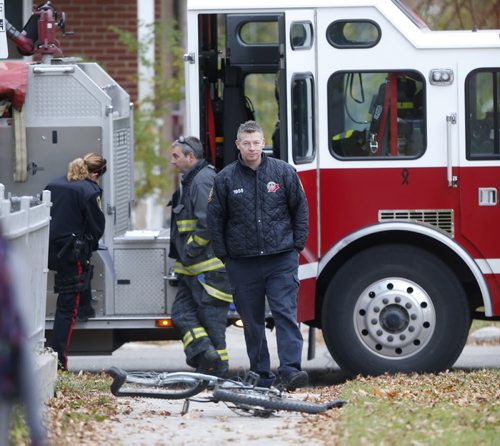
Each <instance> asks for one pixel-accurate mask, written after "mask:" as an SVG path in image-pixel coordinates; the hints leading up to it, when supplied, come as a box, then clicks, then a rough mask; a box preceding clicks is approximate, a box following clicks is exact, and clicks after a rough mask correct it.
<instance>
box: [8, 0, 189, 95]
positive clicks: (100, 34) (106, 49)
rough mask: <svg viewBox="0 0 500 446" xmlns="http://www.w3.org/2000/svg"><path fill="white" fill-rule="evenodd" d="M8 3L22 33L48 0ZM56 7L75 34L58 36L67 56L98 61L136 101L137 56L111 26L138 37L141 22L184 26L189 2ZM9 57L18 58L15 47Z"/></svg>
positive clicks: (88, 1)
mask: <svg viewBox="0 0 500 446" xmlns="http://www.w3.org/2000/svg"><path fill="white" fill-rule="evenodd" d="M4 1H5V8H6V11H5V12H6V17H7V18H8V20H9V21H10V22H11V23H12V24H13V25H14V26H15V27H16V28H17V29H19V30H21V29H22V27H23V26H24V24H25V23H26V21H27V20H28V18H29V16H30V15H31V11H32V5H33V4H36V5H41V4H43V3H45V0H39V1H37V0H34V1H31V0H4ZM52 4H53V6H54V7H55V8H56V10H57V12H58V15H59V18H60V17H61V13H62V12H64V13H65V15H66V31H69V32H73V33H74V35H72V36H62V35H61V33H60V32H58V34H57V35H58V39H59V41H60V44H61V48H62V50H63V52H64V56H66V57H82V58H83V59H84V60H87V61H96V62H98V63H99V64H101V65H102V66H103V68H104V69H105V70H106V71H107V72H108V73H109V74H110V75H111V77H113V78H114V79H115V80H116V81H117V82H118V83H119V84H120V85H121V86H122V87H123V88H124V89H125V90H126V91H127V92H128V93H129V94H130V95H131V97H132V100H136V99H137V97H138V95H139V85H138V82H137V72H138V68H139V67H138V64H137V54H135V53H131V52H130V51H128V49H127V48H126V46H125V45H124V44H123V43H121V42H120V40H119V39H118V36H117V34H116V33H115V32H114V31H112V30H111V29H110V27H113V26H114V27H117V28H120V29H121V30H124V31H128V32H131V33H133V34H135V35H136V36H137V35H138V34H139V33H140V30H138V23H151V22H152V21H161V20H162V18H164V17H172V16H173V17H175V18H176V19H177V20H178V21H179V22H180V23H182V17H183V14H184V8H185V0H52ZM179 18H181V20H179ZM9 54H10V55H11V57H16V51H15V49H14V48H13V47H12V45H11V47H10V49H9ZM17 56H18V57H19V55H17Z"/></svg>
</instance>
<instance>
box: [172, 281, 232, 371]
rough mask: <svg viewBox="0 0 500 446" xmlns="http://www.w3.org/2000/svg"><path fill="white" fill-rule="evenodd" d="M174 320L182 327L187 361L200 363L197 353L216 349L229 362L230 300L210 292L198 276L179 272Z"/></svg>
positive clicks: (173, 307)
mask: <svg viewBox="0 0 500 446" xmlns="http://www.w3.org/2000/svg"><path fill="white" fill-rule="evenodd" d="M179 277H180V279H179V289H178V291H177V295H176V297H175V301H174V304H173V306H172V320H173V322H174V324H175V325H176V326H177V327H178V328H179V329H180V330H181V333H182V341H183V343H184V352H185V354H186V362H187V364H188V365H190V366H191V367H198V366H199V365H200V364H199V362H198V359H197V356H198V355H200V354H201V353H205V352H209V351H210V350H216V351H217V353H218V355H219V357H220V359H221V360H222V361H225V362H226V364H227V361H228V355H227V348H226V325H227V312H228V307H229V303H228V302H225V301H223V300H220V299H217V298H215V297H212V296H210V295H209V294H208V293H207V292H206V291H205V289H204V288H203V286H202V285H201V283H200V281H199V279H198V277H197V276H187V275H183V274H181V275H179Z"/></svg>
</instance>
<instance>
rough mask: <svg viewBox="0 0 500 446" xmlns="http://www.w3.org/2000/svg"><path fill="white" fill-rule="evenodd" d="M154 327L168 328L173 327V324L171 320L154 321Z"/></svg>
mask: <svg viewBox="0 0 500 446" xmlns="http://www.w3.org/2000/svg"><path fill="white" fill-rule="evenodd" d="M155 326H156V327H159V328H168V327H173V326H174V323H173V322H172V319H156V320H155Z"/></svg>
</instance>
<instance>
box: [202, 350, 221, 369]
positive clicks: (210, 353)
mask: <svg viewBox="0 0 500 446" xmlns="http://www.w3.org/2000/svg"><path fill="white" fill-rule="evenodd" d="M196 362H197V363H198V367H196V372H197V373H205V374H207V375H214V372H215V371H216V369H217V367H218V365H219V363H221V362H222V360H221V359H220V356H219V354H218V353H217V352H216V351H215V349H213V348H211V349H208V350H205V351H204V352H203V353H200V354H199V355H197V356H196Z"/></svg>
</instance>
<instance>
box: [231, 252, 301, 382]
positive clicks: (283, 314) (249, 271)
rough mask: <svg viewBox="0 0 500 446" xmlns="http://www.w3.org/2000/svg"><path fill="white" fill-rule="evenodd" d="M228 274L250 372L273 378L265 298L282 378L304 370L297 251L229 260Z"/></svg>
mask: <svg viewBox="0 0 500 446" xmlns="http://www.w3.org/2000/svg"><path fill="white" fill-rule="evenodd" d="M226 271H227V273H228V275H229V280H230V282H231V285H232V286H233V287H234V294H233V298H234V303H235V305H236V310H237V311H238V313H239V315H240V317H241V319H242V321H243V329H244V333H245V342H246V346H247V353H248V358H249V360H250V370H252V371H254V372H257V373H258V374H259V375H260V376H261V377H263V378H266V377H270V376H272V374H271V362H270V357H269V350H268V347H267V340H266V334H265V298H266V296H267V301H268V303H269V307H270V309H271V312H272V315H273V318H274V322H275V327H276V340H277V344H278V357H279V363H280V364H279V368H278V371H279V373H280V375H281V376H287V375H289V374H290V373H293V372H296V371H297V370H301V357H302V344H303V339H302V334H301V333H300V330H299V327H298V324H297V298H298V290H299V280H298V254H297V252H296V251H291V252H286V253H281V254H275V255H269V256H262V257H249V258H238V259H233V258H231V259H229V260H228V262H227V263H226Z"/></svg>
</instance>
